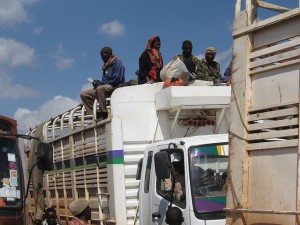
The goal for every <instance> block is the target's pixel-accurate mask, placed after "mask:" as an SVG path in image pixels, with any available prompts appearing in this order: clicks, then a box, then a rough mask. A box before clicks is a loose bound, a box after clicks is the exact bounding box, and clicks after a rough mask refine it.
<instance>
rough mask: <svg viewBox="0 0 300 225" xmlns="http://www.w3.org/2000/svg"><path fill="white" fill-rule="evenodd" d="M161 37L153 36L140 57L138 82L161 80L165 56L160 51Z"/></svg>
mask: <svg viewBox="0 0 300 225" xmlns="http://www.w3.org/2000/svg"><path fill="white" fill-rule="evenodd" d="M160 44H161V42H160V38H159V37H158V36H153V37H151V38H150V39H149V40H148V43H147V46H146V49H145V51H144V52H143V53H142V54H141V56H140V58H139V72H138V84H145V83H154V82H160V81H161V79H160V71H161V69H162V67H163V58H162V55H161V53H160V51H159V48H160Z"/></svg>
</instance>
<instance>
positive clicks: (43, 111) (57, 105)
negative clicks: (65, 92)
mask: <svg viewBox="0 0 300 225" xmlns="http://www.w3.org/2000/svg"><path fill="white" fill-rule="evenodd" d="M78 104H79V102H78V100H75V99H71V98H68V97H63V96H55V97H54V98H53V99H51V100H49V101H47V102H45V103H44V104H43V105H42V106H41V107H40V108H39V109H38V110H30V109H27V108H18V109H17V111H16V112H15V114H14V119H16V120H17V121H18V130H19V131H18V132H19V133H26V132H28V130H29V128H34V127H36V126H37V125H39V124H40V123H41V122H43V121H46V120H49V119H50V118H52V117H55V116H57V115H59V114H61V113H63V112H65V111H67V110H69V109H72V108H74V107H75V106H77V105H78Z"/></svg>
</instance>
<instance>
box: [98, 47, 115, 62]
mask: <svg viewBox="0 0 300 225" xmlns="http://www.w3.org/2000/svg"><path fill="white" fill-rule="evenodd" d="M100 55H101V58H102V60H103V62H105V63H106V62H107V60H108V59H109V58H110V57H111V56H112V49H111V47H108V46H106V47H104V48H102V49H101V51H100Z"/></svg>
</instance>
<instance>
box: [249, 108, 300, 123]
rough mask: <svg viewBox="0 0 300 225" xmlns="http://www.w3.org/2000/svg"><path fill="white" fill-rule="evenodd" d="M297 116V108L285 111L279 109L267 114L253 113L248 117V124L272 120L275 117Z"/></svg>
mask: <svg viewBox="0 0 300 225" xmlns="http://www.w3.org/2000/svg"><path fill="white" fill-rule="evenodd" d="M293 115H298V108H297V107H291V108H287V109H279V110H272V111H269V112H261V113H255V114H251V115H249V116H248V122H251V121H257V120H264V119H272V118H277V117H285V118H286V117H287V116H293Z"/></svg>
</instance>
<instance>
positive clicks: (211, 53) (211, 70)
mask: <svg viewBox="0 0 300 225" xmlns="http://www.w3.org/2000/svg"><path fill="white" fill-rule="evenodd" d="M216 54H217V50H216V48H214V47H209V48H207V49H206V51H205V58H204V59H201V60H200V64H199V67H200V68H199V70H200V74H199V76H197V77H196V79H198V80H206V81H214V82H216V83H218V82H220V81H221V80H222V77H221V74H220V64H219V63H217V62H216V61H214V58H215V56H216Z"/></svg>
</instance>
